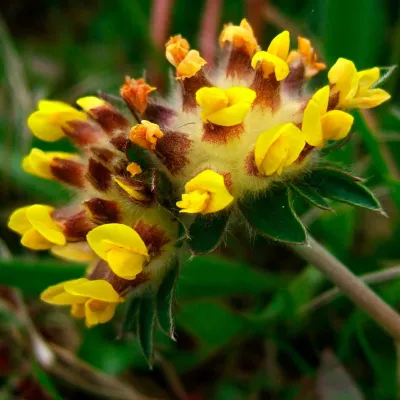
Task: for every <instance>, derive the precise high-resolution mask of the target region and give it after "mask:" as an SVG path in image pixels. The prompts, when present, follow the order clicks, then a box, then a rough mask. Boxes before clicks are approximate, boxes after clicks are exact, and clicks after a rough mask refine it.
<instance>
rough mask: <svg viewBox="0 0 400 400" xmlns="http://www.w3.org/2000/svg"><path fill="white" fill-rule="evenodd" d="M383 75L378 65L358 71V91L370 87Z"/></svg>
mask: <svg viewBox="0 0 400 400" xmlns="http://www.w3.org/2000/svg"><path fill="white" fill-rule="evenodd" d="M380 76H381V71H380V70H379V68H378V67H374V68H370V69H364V70H363V71H359V72H358V73H357V77H358V93H357V95H358V94H359V92H360V90H363V89H369V88H370V87H371V86H372V85H373V84H374V83H375V82H376V81H377V80H378V79H379V78H380Z"/></svg>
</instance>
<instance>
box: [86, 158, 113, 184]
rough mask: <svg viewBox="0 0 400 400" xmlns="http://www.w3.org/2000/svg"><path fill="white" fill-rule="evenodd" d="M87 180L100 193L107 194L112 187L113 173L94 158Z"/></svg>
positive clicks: (90, 164)
mask: <svg viewBox="0 0 400 400" xmlns="http://www.w3.org/2000/svg"><path fill="white" fill-rule="evenodd" d="M86 178H87V179H88V181H89V182H90V183H91V184H92V186H93V187H94V188H95V189H97V190H99V191H100V192H105V191H107V190H108V188H109V187H110V185H111V172H110V170H109V169H108V168H107V167H106V166H105V165H104V164H102V163H101V162H99V161H96V160H95V159H93V158H90V159H89V167H88V171H87V173H86Z"/></svg>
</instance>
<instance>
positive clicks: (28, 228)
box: [8, 204, 66, 250]
mask: <svg viewBox="0 0 400 400" xmlns="http://www.w3.org/2000/svg"><path fill="white" fill-rule="evenodd" d="M53 211H54V208H52V207H49V206H44V205H40V204H35V205H33V206H26V207H22V208H18V209H17V210H15V211H14V212H13V213H12V214H11V216H10V219H9V221H8V227H9V228H10V229H12V230H13V231H15V232H17V233H19V234H20V235H21V236H22V239H21V243H22V244H23V245H24V246H25V247H28V248H30V249H32V250H48V249H50V248H51V247H53V246H54V245H58V246H64V245H65V243H66V238H65V235H64V233H63V232H62V229H61V228H60V227H59V226H58V225H57V224H56V223H55V222H54V220H53V219H52V217H51V213H52V212H53Z"/></svg>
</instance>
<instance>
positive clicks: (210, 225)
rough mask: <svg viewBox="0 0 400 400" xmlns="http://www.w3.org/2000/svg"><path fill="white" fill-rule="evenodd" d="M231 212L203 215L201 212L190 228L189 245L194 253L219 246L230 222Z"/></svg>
mask: <svg viewBox="0 0 400 400" xmlns="http://www.w3.org/2000/svg"><path fill="white" fill-rule="evenodd" d="M228 218H229V214H226V213H224V212H220V213H216V214H215V215H212V216H211V217H209V216H203V215H201V214H199V215H198V216H197V218H196V219H195V221H194V222H193V224H192V225H190V228H189V237H190V239H189V246H190V250H191V251H192V253H193V254H203V253H208V252H211V251H213V250H214V249H216V248H217V247H218V245H219V244H220V242H221V240H222V236H223V233H224V231H225V227H226V223H227V222H228Z"/></svg>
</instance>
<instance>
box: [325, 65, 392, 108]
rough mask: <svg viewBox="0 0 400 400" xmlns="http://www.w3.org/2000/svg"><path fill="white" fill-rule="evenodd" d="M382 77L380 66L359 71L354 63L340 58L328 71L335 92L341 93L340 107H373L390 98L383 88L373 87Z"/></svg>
mask: <svg viewBox="0 0 400 400" xmlns="http://www.w3.org/2000/svg"><path fill="white" fill-rule="evenodd" d="M379 78H380V70H379V68H378V67H375V68H371V69H366V70H363V71H359V72H358V71H357V69H356V67H355V65H354V63H353V62H352V61H350V60H346V59H345V58H339V59H338V60H337V61H336V63H335V65H333V67H332V68H331V69H330V70H329V72H328V79H329V82H330V84H331V85H332V91H333V93H338V94H339V104H338V106H339V107H348V108H372V107H376V106H378V105H380V104H382V103H383V102H385V101H387V100H389V99H390V95H389V93H387V92H386V91H385V90H383V89H375V88H371V86H373V85H374V84H375V83H376V82H377V81H378V80H379Z"/></svg>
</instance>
